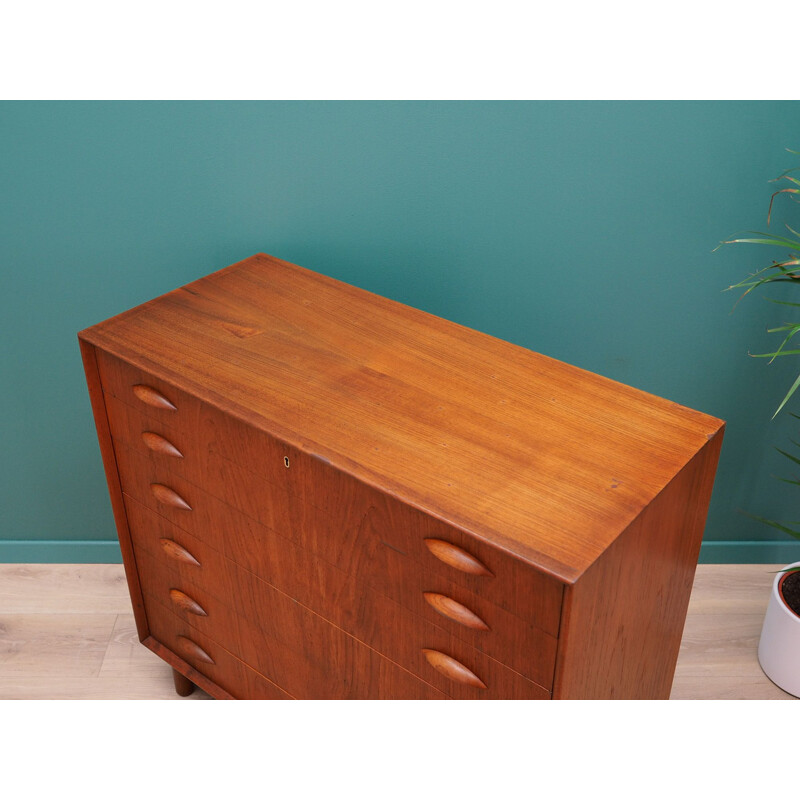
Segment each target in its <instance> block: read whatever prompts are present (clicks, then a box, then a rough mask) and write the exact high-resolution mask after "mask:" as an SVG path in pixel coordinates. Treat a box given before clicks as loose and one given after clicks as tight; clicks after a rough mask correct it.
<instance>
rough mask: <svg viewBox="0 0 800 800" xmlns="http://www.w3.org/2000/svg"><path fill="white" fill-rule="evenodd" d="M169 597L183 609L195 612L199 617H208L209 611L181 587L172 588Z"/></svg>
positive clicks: (190, 612)
mask: <svg viewBox="0 0 800 800" xmlns="http://www.w3.org/2000/svg"><path fill="white" fill-rule="evenodd" d="M169 599H170V600H172V602H173V603H174V604H175V605H176V606H178V608H180V609H181V611H186V612H187V613H189V614H194V615H195V616H198V617H207V616H208V612H207V611H206V610H205V609H204V608H203V606H201V605H200V603H198V602H197V600H193V599H192V598H191V597H189V595H188V594H186V593H185V592H182V591H181V590H180V589H170V590H169Z"/></svg>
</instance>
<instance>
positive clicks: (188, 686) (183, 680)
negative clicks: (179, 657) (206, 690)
mask: <svg viewBox="0 0 800 800" xmlns="http://www.w3.org/2000/svg"><path fill="white" fill-rule="evenodd" d="M172 680H173V681H174V683H175V691H176V692H177V693H178V694H179V695H180V696H181V697H188V696H189V695H190V694H191V693H192V692H193V691H194V690H195V685H194V684H193V683H192V682H191V681H190V680H189V679H188V678H187V677H186V676H185V675H182V674H181V673H180V672H178V670H176V669H175V668H174V667H173V669H172Z"/></svg>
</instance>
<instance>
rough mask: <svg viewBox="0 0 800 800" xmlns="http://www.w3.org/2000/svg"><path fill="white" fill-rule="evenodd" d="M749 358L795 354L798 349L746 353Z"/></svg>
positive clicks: (798, 351) (797, 353)
mask: <svg viewBox="0 0 800 800" xmlns="http://www.w3.org/2000/svg"><path fill="white" fill-rule="evenodd" d="M747 355H749V356H750V358H773V359H774V358H777V357H778V356H797V355H800V350H778V351H777V352H775V353H748V354H747Z"/></svg>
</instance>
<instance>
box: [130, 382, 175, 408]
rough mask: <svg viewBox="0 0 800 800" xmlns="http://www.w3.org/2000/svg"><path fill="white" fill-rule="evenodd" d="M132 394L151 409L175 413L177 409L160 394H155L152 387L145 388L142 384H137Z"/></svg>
mask: <svg viewBox="0 0 800 800" xmlns="http://www.w3.org/2000/svg"><path fill="white" fill-rule="evenodd" d="M133 393H134V394H135V395H136V396H137V397H138V398H139V399H140V400H141V401H142V402H143V403H146V404H147V405H148V406H153V408H165V409H167V411H177V410H178V409H177V408H176V407H175V406H174V405H173V404H172V403H171V402H170V401H169V400H167V398H166V397H164V395H163V394H161V392H157V391H156V390H155V389H154V388H153V387H152V386H145V384H143V383H137V384H136V386H134V387H133Z"/></svg>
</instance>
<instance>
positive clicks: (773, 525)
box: [742, 511, 800, 539]
mask: <svg viewBox="0 0 800 800" xmlns="http://www.w3.org/2000/svg"><path fill="white" fill-rule="evenodd" d="M742 514H744V515H745V516H748V517H750V518H751V519H754V520H757V521H758V522H763V523H764V524H765V525H769V526H770V527H771V528H777V529H778V530H779V531H783V532H784V533H788V534H789V536H794V537H795V539H800V531H795V530H792V529H791V528H787V527H786V526H785V525H781V524H780V522H775V521H774V520H771V519H766V517H759V516H758V515H756V514H751V513H750V512H749V511H742ZM792 524H794V525H796V524H798V523H796V522H795V523H792Z"/></svg>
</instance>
